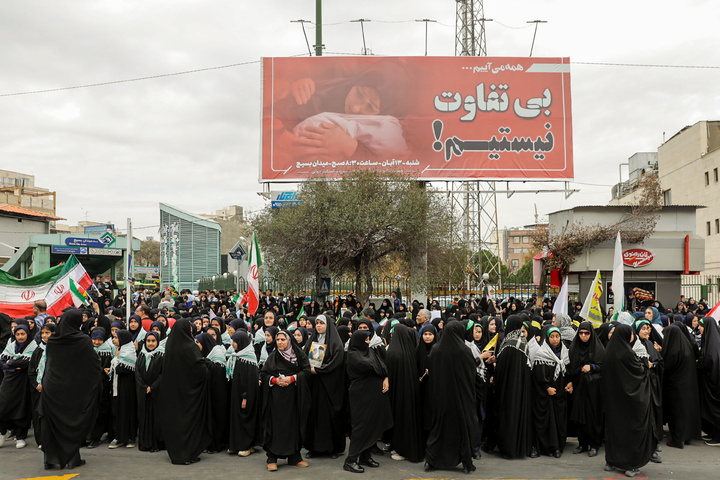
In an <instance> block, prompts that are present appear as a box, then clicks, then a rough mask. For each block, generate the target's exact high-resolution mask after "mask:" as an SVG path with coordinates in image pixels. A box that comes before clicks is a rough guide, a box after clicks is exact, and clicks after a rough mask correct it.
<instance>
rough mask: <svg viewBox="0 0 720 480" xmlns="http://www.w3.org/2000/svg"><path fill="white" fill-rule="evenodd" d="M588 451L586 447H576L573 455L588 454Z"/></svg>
mask: <svg viewBox="0 0 720 480" xmlns="http://www.w3.org/2000/svg"><path fill="white" fill-rule="evenodd" d="M587 451H588V448H587V447H585V446H582V445H578V446H577V447H575V448H574V449H573V453H583V452H587ZM596 455H597V453H596Z"/></svg>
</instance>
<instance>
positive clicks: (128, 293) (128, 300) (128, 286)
mask: <svg viewBox="0 0 720 480" xmlns="http://www.w3.org/2000/svg"><path fill="white" fill-rule="evenodd" d="M126 240H127V265H125V321H126V322H127V321H129V320H130V315H131V313H130V309H131V308H132V283H131V279H132V276H133V275H132V274H133V271H132V270H133V268H132V267H133V250H132V244H133V236H132V220H131V219H129V218H128V219H127V239H126Z"/></svg>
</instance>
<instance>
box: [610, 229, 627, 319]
mask: <svg viewBox="0 0 720 480" xmlns="http://www.w3.org/2000/svg"><path fill="white" fill-rule="evenodd" d="M623 268H624V267H623V259H622V242H621V241H620V232H618V234H617V238H616V239H615V259H614V260H613V276H612V290H613V298H614V301H613V308H614V309H615V315H614V319H615V320H617V318H618V315H620V312H623V311H624V310H625V271H624V270H623Z"/></svg>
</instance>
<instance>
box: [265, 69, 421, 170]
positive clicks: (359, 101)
mask: <svg viewBox="0 0 720 480" xmlns="http://www.w3.org/2000/svg"><path fill="white" fill-rule="evenodd" d="M340 70H341V71H338V70H336V69H333V71H331V72H324V71H317V72H312V73H311V75H312V76H302V77H301V78H299V79H297V80H290V79H288V77H289V76H292V75H291V74H288V75H283V77H284V78H278V79H277V80H276V82H275V102H274V122H273V128H274V131H275V142H276V143H275V146H276V154H282V153H281V152H284V153H285V154H287V155H289V156H290V157H292V159H293V160H302V159H309V158H311V159H323V160H333V161H335V160H339V161H342V160H346V159H350V158H354V159H375V158H381V157H382V158H393V157H401V156H403V155H405V154H406V153H407V151H408V147H407V144H406V142H405V139H404V137H403V127H402V124H401V121H400V120H399V119H398V118H402V117H401V116H400V114H401V113H402V112H403V110H404V109H403V108H398V107H400V105H401V103H402V101H401V100H402V99H401V97H402V95H399V94H398V91H403V88H402V87H404V86H406V85H404V82H406V81H407V80H408V78H409V77H408V75H407V72H405V71H404V69H402V68H400V71H398V69H397V68H391V69H389V70H388V68H387V66H383V67H382V68H370V69H365V70H363V71H358V70H356V69H351V70H343V69H340ZM293 73H294V74H295V75H297V73H296V72H293Z"/></svg>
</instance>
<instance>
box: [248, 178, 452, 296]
mask: <svg viewBox="0 0 720 480" xmlns="http://www.w3.org/2000/svg"><path fill="white" fill-rule="evenodd" d="M441 197H442V196H441V195H435V194H433V193H431V192H429V191H428V190H427V189H426V188H425V185H424V184H423V183H422V182H418V181H417V180H415V179H414V178H411V177H407V176H403V175H400V174H388V173H384V172H374V171H358V172H352V173H349V174H347V175H346V176H344V177H343V178H342V179H341V180H328V179H324V178H316V179H313V180H311V181H307V182H305V183H303V184H302V185H301V186H300V189H299V192H298V200H299V201H300V203H299V204H297V205H294V206H290V207H283V208H276V209H272V208H269V207H268V208H267V209H266V211H264V212H263V213H262V214H260V215H257V216H256V217H255V219H254V220H253V226H254V227H255V229H256V231H257V233H258V240H259V242H260V246H261V248H262V249H263V251H264V252H265V254H266V256H265V258H266V259H267V265H268V269H269V271H270V274H271V275H272V276H273V277H275V278H276V279H278V280H279V281H281V282H282V283H284V284H286V285H290V286H292V285H299V284H302V283H303V282H304V281H306V280H307V279H308V278H310V277H313V276H314V277H315V278H318V277H319V269H320V259H321V258H322V257H323V255H327V256H328V258H329V260H330V267H331V269H332V273H333V274H335V275H338V274H351V275H353V277H354V279H355V291H356V293H358V294H359V298H360V299H361V300H362V301H364V300H366V299H367V298H368V297H369V295H370V294H371V293H372V274H373V269H374V268H376V267H377V266H378V262H379V261H380V260H381V259H387V258H388V257H390V258H391V259H392V258H400V259H402V260H403V261H408V262H409V259H410V256H411V255H414V256H417V255H426V254H427V253H426V252H434V251H436V245H437V244H442V243H443V242H444V241H445V239H447V238H448V235H447V234H446V233H445V228H446V227H445V226H446V225H448V222H449V221H450V219H451V217H450V214H449V210H448V208H447V205H446V204H445V203H443V200H442V198H441ZM415 258H417V257H415ZM428 263H431V261H430V260H428ZM416 280H417V279H416Z"/></svg>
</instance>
